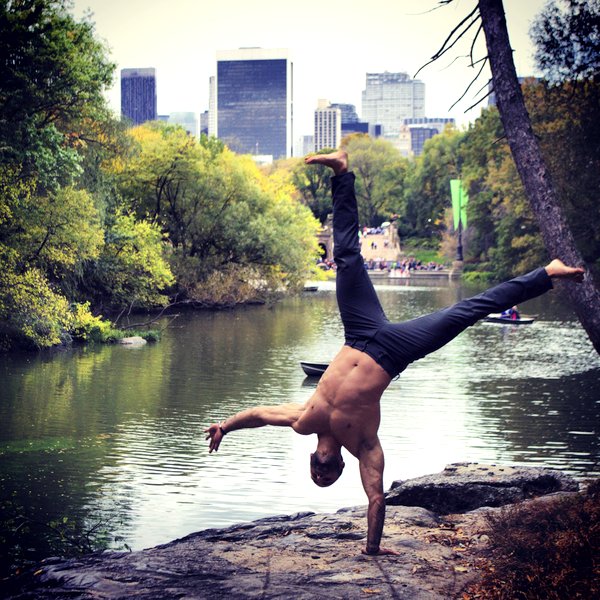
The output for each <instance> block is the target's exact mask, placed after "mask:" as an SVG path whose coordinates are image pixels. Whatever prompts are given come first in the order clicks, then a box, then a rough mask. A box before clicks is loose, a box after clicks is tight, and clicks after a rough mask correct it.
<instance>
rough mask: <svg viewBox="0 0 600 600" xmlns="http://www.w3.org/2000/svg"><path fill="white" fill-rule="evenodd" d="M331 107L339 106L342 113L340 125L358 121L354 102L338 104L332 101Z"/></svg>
mask: <svg viewBox="0 0 600 600" xmlns="http://www.w3.org/2000/svg"><path fill="white" fill-rule="evenodd" d="M331 108H339V109H340V111H341V113H342V125H348V124H350V123H358V122H359V121H360V119H359V118H358V114H357V113H356V106H354V104H340V103H339V102H332V103H331Z"/></svg>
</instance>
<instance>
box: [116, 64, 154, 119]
mask: <svg viewBox="0 0 600 600" xmlns="http://www.w3.org/2000/svg"><path fill="white" fill-rule="evenodd" d="M156 117H157V112H156V69H121V118H125V119H128V120H129V121H131V123H132V124H133V125H141V124H142V123H145V122H146V121H154V120H156Z"/></svg>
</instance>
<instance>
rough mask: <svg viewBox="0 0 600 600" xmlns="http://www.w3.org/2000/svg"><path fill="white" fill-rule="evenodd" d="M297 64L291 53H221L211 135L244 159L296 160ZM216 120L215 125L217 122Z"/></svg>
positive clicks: (244, 50)
mask: <svg viewBox="0 0 600 600" xmlns="http://www.w3.org/2000/svg"><path fill="white" fill-rule="evenodd" d="M292 69H293V67H292V63H291V61H290V58H289V56H288V52H287V50H284V49H263V48H240V49H238V50H225V51H219V52H217V75H216V78H215V79H214V80H213V81H212V82H211V100H210V101H209V102H212V103H213V104H214V109H213V110H212V112H211V110H210V109H209V112H210V113H211V116H210V118H209V132H210V133H211V135H216V136H217V137H218V138H219V139H220V140H222V141H223V142H224V143H225V144H227V145H228V146H229V148H231V150H233V151H234V152H238V153H240V154H252V155H255V156H260V157H261V160H264V158H262V157H265V156H271V157H272V158H273V159H279V158H289V157H290V156H291V155H292V139H293V131H292V126H293V121H292V89H293V87H292V79H293V72H292ZM213 115H214V120H213Z"/></svg>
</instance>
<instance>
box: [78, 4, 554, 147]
mask: <svg viewBox="0 0 600 600" xmlns="http://www.w3.org/2000/svg"><path fill="white" fill-rule="evenodd" d="M475 3H476V0H454V2H453V3H452V4H450V5H449V6H444V7H441V8H438V9H436V10H433V11H431V10H430V9H432V8H434V7H436V6H437V5H438V2H437V0H347V1H345V2H342V1H341V0H327V1H323V2H317V1H316V0H303V1H302V2H300V1H296V0H277V1H276V0H75V15H76V16H77V17H81V16H82V15H83V13H84V11H86V10H88V9H89V10H91V12H92V13H93V17H92V20H93V21H94V22H95V23H96V32H97V36H98V37H99V38H101V39H103V40H104V41H105V42H106V44H107V46H108V47H109V48H110V50H111V58H112V60H113V61H114V62H115V63H116V64H117V72H116V77H115V84H114V87H113V88H112V89H111V90H110V91H109V95H108V97H109V101H110V104H111V106H112V107H113V108H114V110H115V111H117V112H120V89H119V73H120V69H123V68H139V67H154V68H156V72H157V94H158V113H159V114H169V113H171V112H178V111H192V112H196V113H199V112H202V111H204V110H206V109H208V78H209V77H210V76H211V75H214V74H215V72H216V52H217V50H230V49H234V48H239V47H244V46H259V47H262V48H286V49H288V50H289V52H290V55H291V59H292V61H293V63H294V115H295V127H294V129H295V131H294V138H297V137H298V136H299V135H302V134H310V133H312V121H313V111H314V109H315V108H316V105H317V100H318V99H319V98H326V99H328V100H330V101H332V102H343V103H351V104H354V105H356V108H357V111H358V113H359V115H360V110H361V107H360V104H361V92H362V90H363V89H364V87H365V74H366V73H367V72H382V71H404V72H407V73H408V74H409V75H410V76H411V77H412V76H413V75H414V74H415V72H416V71H417V70H418V69H419V67H421V66H422V65H423V64H424V63H426V62H427V61H428V59H429V57H431V55H432V54H433V53H434V52H435V51H436V50H438V48H439V47H440V46H441V44H442V43H443V41H444V39H445V38H446V36H447V35H448V33H449V32H450V31H451V30H452V28H453V27H454V26H455V25H456V24H457V23H458V22H459V21H460V20H461V19H462V18H463V17H464V16H466V15H467V14H468V13H469V12H470V11H471V9H472V8H473V7H474V6H475ZM544 3H545V2H544V0H504V6H505V11H506V16H507V22H508V29H509V34H510V39H511V44H512V47H513V49H514V50H515V53H514V58H515V64H516V66H517V72H518V74H519V75H535V74H536V72H535V69H534V63H533V47H532V44H531V42H530V40H529V35H528V32H529V27H530V25H531V22H532V19H533V18H534V17H535V15H537V14H538V13H539V11H540V10H541V8H542V7H543V5H544ZM471 35H472V34H471ZM471 35H470V36H469V42H468V43H467V44H464V45H463V46H462V47H460V48H459V49H457V50H456V51H451V53H449V55H448V58H443V59H442V60H441V61H439V63H434V64H433V65H430V66H429V67H427V68H426V69H425V70H424V71H421V73H420V74H419V76H418V78H419V79H421V80H422V81H424V82H425V84H426V115H427V116H428V117H448V116H451V117H454V118H455V119H456V120H457V122H458V123H459V124H465V123H467V122H468V121H472V120H474V119H475V118H476V117H477V116H478V114H479V110H480V109H479V108H475V109H474V110H471V111H470V112H468V113H466V114H465V112H464V111H465V110H466V109H467V108H468V107H469V106H470V105H471V104H473V102H474V101H475V99H476V97H475V96H474V93H475V91H476V90H478V89H479V88H480V87H481V86H482V85H484V83H485V82H486V81H487V79H488V78H489V72H487V71H486V73H484V75H483V76H482V78H481V84H478V85H476V86H473V88H472V90H471V92H470V93H469V94H468V95H467V97H466V98H465V100H463V101H461V102H460V103H459V104H458V105H457V106H456V107H455V108H453V109H452V110H450V106H451V105H452V104H453V103H454V102H455V101H456V100H457V99H458V98H459V97H460V96H461V95H462V93H463V91H464V89H465V88H466V86H467V85H468V83H469V82H470V81H471V79H472V77H473V76H474V74H475V70H474V69H472V68H469V67H468V62H467V60H466V59H459V60H457V61H455V62H452V61H453V59H455V58H456V57H457V56H460V55H464V54H466V53H467V52H468V48H469V46H470V42H471V39H472V37H471ZM480 37H481V42H480V44H479V50H478V52H477V57H481V56H483V55H484V54H485V51H484V40H483V34H481V36H480Z"/></svg>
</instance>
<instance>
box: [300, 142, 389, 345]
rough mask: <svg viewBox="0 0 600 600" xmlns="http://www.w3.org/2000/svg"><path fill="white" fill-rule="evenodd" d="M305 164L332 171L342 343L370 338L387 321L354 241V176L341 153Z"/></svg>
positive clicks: (320, 157) (334, 240) (337, 289)
mask: <svg viewBox="0 0 600 600" xmlns="http://www.w3.org/2000/svg"><path fill="white" fill-rule="evenodd" d="M306 162H307V163H308V164H324V165H326V166H328V167H330V168H331V169H333V172H334V177H332V179H331V193H332V196H333V254H334V259H335V263H336V266H337V275H336V295H337V301H338V307H339V310H340V316H341V318H342V323H343V324H344V331H345V336H346V342H347V343H349V344H350V345H354V342H356V341H357V340H363V341H364V340H367V339H369V338H371V337H372V336H373V335H374V334H375V333H376V332H377V330H378V329H379V328H380V327H381V326H382V325H383V324H385V323H387V319H386V317H385V314H384V312H383V308H382V307H381V304H380V302H379V298H378V297H377V294H376V293H375V289H374V288H373V284H372V282H371V278H370V277H369V274H368V273H367V271H366V269H365V266H364V259H363V257H362V256H361V253H360V242H359V237H358V208H357V203H356V195H355V193H354V179H355V177H354V173H351V172H348V170H347V168H348V157H347V154H346V153H345V152H343V151H340V152H335V153H332V154H325V155H322V154H317V155H314V156H311V157H309V158H307V159H306Z"/></svg>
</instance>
